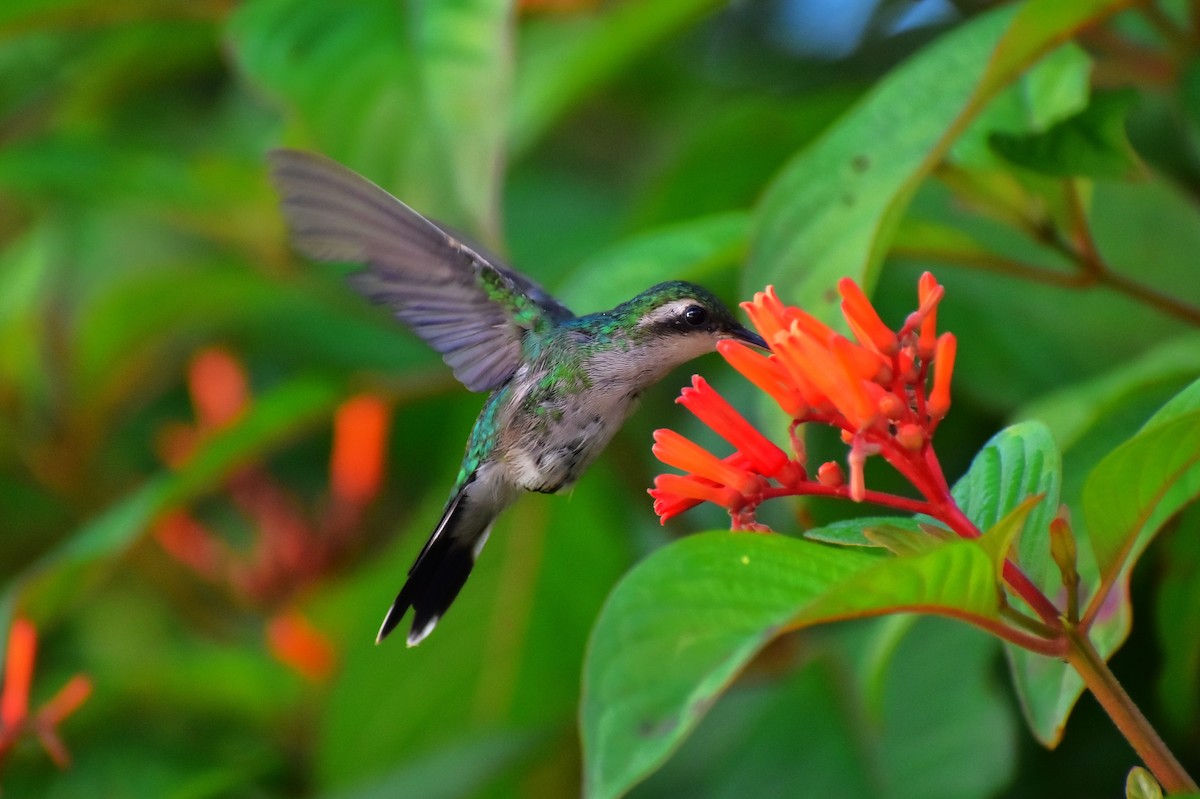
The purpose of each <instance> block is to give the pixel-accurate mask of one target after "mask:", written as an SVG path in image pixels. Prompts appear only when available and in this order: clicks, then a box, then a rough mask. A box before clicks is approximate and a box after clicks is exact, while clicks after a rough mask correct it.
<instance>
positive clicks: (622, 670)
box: [582, 533, 999, 798]
mask: <svg viewBox="0 0 1200 799" xmlns="http://www.w3.org/2000/svg"><path fill="white" fill-rule="evenodd" d="M994 570H995V565H994V564H993V563H992V562H991V560H990V558H989V557H988V555H987V554H986V552H985V551H984V549H983V547H981V546H980V545H979V544H978V543H977V542H973V541H951V542H947V543H945V544H943V545H942V546H939V547H937V548H936V549H933V550H932V551H930V552H927V553H923V554H921V555H918V556H914V557H904V558H897V557H879V556H877V555H875V554H873V553H871V552H868V551H864V550H861V549H852V548H831V547H827V546H823V545H821V544H816V543H813V542H811V541H804V540H800V539H793V538H787V537H784V536H777V535H752V534H744V533H742V534H739V533H705V534H702V535H697V536H692V537H690V538H687V539H684V540H682V541H679V542H676V543H675V544H672V545H670V546H668V547H666V548H664V549H662V550H659V551H658V552H655V553H654V554H653V555H651V556H650V557H649V558H647V559H646V560H645V561H643V562H642V563H641V564H639V565H638V566H637V567H636V568H635V569H634V570H633V571H631V572H630V573H629V574H628V575H627V576H626V577H625V579H624V580H622V582H621V583H620V584H619V585H618V586H617V588H616V589H615V590H614V591H613V593H612V595H611V596H610V597H609V600H608V602H607V604H606V605H605V608H604V611H603V613H602V614H601V616H600V619H599V621H598V622H597V624H596V627H595V629H594V630H593V633H592V639H591V644H590V647H589V653H588V659H587V664H586V669H585V672H584V697H583V708H582V726H583V740H584V761H585V778H584V785H585V793H586V795H587V796H590V797H594V798H599V797H612V796H619V795H621V794H622V793H624V792H625V791H626V790H628V789H629V787H631V786H632V785H633V784H634V783H636V782H638V781H639V780H641V779H643V778H644V777H645V776H646V775H647V774H648V773H650V772H651V771H653V770H654V769H655V768H657V767H658V766H659V765H660V764H661V762H662V761H663V760H664V759H665V758H666V757H667V756H668V755H669V754H670V753H671V752H672V751H673V750H674V749H675V748H676V747H677V746H678V745H679V742H680V741H681V740H682V739H683V738H684V737H685V736H686V735H687V734H688V733H689V732H690V731H691V729H692V728H693V727H694V726H695V724H696V723H697V721H698V720H699V719H700V717H701V716H703V715H704V713H705V712H706V711H707V709H708V708H709V706H710V705H711V704H712V702H713V700H714V699H715V698H716V696H717V695H719V694H720V693H721V692H722V691H723V690H724V689H725V687H726V686H727V685H728V684H729V682H730V681H731V680H732V679H733V678H734V677H735V676H736V675H737V673H738V672H739V671H740V670H741V668H742V667H743V666H744V665H745V664H746V663H747V662H748V661H749V660H750V658H751V657H753V656H754V654H755V653H756V652H758V651H759V650H760V649H761V648H762V647H763V646H764V645H765V644H766V643H767V642H768V641H770V640H771V639H772V638H774V637H775V636H776V635H778V634H779V633H780V632H782V631H784V630H789V629H795V628H798V627H803V626H808V625H812V624H819V623H822V622H828V621H833V620H836V619H844V618H850V617H857V616H866V615H876V614H880V613H893V612H899V611H903V610H910V609H917V608H919V609H921V610H922V611H925V612H939V611H941V612H945V613H948V614H954V615H956V616H958V617H960V618H967V619H971V620H974V621H976V622H977V623H983V624H987V623H989V622H994V621H995V620H996V619H998V613H999V608H998V592H997V588H996V582H995V579H994Z"/></svg>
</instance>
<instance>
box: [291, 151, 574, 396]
mask: <svg viewBox="0 0 1200 799" xmlns="http://www.w3.org/2000/svg"><path fill="white" fill-rule="evenodd" d="M268 159H269V161H270V165H271V176H272V178H273V179H274V182H275V185H276V187H277V188H278V190H279V194H280V197H281V203H280V207H281V208H282V210H283V213H284V216H285V217H286V218H287V220H288V224H289V226H290V228H291V232H292V242H293V244H294V245H295V246H296V248H297V249H298V250H299V251H300V252H302V253H303V254H304V255H306V256H308V257H309V258H312V259H314V260H318V261H348V262H357V263H362V264H363V265H364V266H365V267H366V268H365V269H364V270H363V271H361V272H357V273H355V274H353V275H351V276H350V279H349V282H350V285H351V286H352V287H353V288H354V289H355V290H356V291H358V292H359V293H360V294H362V295H363V296H365V297H367V298H368V299H370V300H371V301H372V302H376V303H379V304H382V305H385V306H387V307H388V308H389V309H391V311H392V314H393V315H394V316H395V317H396V318H397V319H399V320H400V321H401V322H403V323H405V324H406V325H408V326H409V327H410V328H412V330H413V332H415V333H416V334H417V335H418V336H420V337H421V338H422V339H424V340H425V341H426V342H427V343H429V345H430V346H432V347H433V348H434V349H436V350H437V351H438V352H440V353H442V357H443V359H444V360H445V361H446V363H447V364H449V366H450V368H451V369H453V370H454V375H455V377H457V378H458V379H459V380H460V381H461V382H462V383H463V384H464V385H465V386H466V387H467V388H469V389H471V390H472V391H488V390H490V389H493V388H496V387H497V386H498V385H500V384H501V383H503V382H504V381H505V380H507V379H508V378H509V377H510V376H511V375H512V373H513V371H514V370H515V369H516V368H517V364H518V362H519V361H520V357H521V339H522V337H523V336H524V335H525V333H526V332H527V331H529V330H533V329H537V328H538V327H539V326H541V325H549V324H554V323H556V322H559V321H562V320H565V319H569V318H571V317H572V316H573V314H572V313H571V312H570V311H569V310H568V309H567V308H566V307H565V306H563V305H562V304H560V303H559V302H557V301H556V300H554V298H553V297H551V296H550V295H549V294H547V293H546V292H545V290H544V289H542V288H541V286H539V285H538V284H537V283H535V282H533V281H532V280H530V279H529V278H527V277H525V276H524V275H521V274H519V273H518V272H515V271H513V270H512V269H509V268H508V267H506V266H504V265H503V264H502V263H500V262H499V261H498V260H496V259H494V258H492V257H490V256H487V255H485V254H483V253H482V251H480V250H478V249H477V248H473V247H471V246H469V245H467V244H465V243H464V242H462V241H460V240H459V239H458V238H457V237H455V236H454V235H453V234H452V233H450V232H449V231H448V230H446V229H445V228H443V227H441V226H440V225H438V224H437V223H435V222H433V221H432V220H429V219H426V218H425V217H423V216H421V215H420V214H419V213H417V212H416V211H414V210H413V209H411V208H409V207H408V206H407V205H405V204H404V203H402V202H400V201H399V200H397V199H396V198H395V197H392V196H391V195H390V194H388V193H387V192H386V191H384V190H383V189H381V188H379V187H378V186H376V185H375V184H373V183H371V182H370V181H368V180H367V179H366V178H363V177H361V176H359V175H357V174H356V173H354V172H352V171H350V170H349V169H347V168H345V167H343V166H341V165H340V164H338V163H336V162H335V161H331V160H329V159H327V158H325V157H323V156H318V155H316V154H313V153H305V152H300V151H298V150H274V151H272V152H271V153H270V154H269V156H268Z"/></svg>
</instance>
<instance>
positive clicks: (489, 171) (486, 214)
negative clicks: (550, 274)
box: [410, 0, 512, 244]
mask: <svg viewBox="0 0 1200 799" xmlns="http://www.w3.org/2000/svg"><path fill="white" fill-rule="evenodd" d="M412 8H413V9H415V10H414V15H415V17H416V19H415V28H416V36H415V38H416V41H417V43H418V44H419V52H418V61H417V69H418V71H419V72H420V74H421V89H422V92H421V99H422V100H423V102H424V107H425V109H426V110H427V111H428V113H427V115H425V117H424V119H422V120H421V123H422V125H423V126H426V127H428V128H429V130H430V132H431V133H432V134H433V137H434V141H435V142H436V144H437V146H438V149H439V150H440V152H441V156H442V158H443V159H444V161H445V163H446V164H448V166H449V171H450V174H451V180H452V181H453V184H454V190H455V195H456V196H457V199H458V201H459V203H460V204H461V205H462V206H463V207H464V210H465V211H466V218H467V219H468V220H469V221H470V224H471V229H472V230H475V231H477V232H478V233H479V235H481V236H482V237H483V238H484V240H486V241H488V242H490V243H493V244H495V243H497V242H499V241H500V216H499V210H500V205H499V196H500V183H501V180H502V176H503V155H504V150H505V131H506V128H507V118H506V113H507V111H508V108H509V105H510V103H509V90H510V84H511V81H512V52H511V50H512V46H511V37H512V31H511V25H512V2H511V0H446V1H445V2H437V3H418V4H416V5H414V6H412ZM410 124H412V123H411V122H410Z"/></svg>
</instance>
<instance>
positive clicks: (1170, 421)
mask: <svg viewBox="0 0 1200 799" xmlns="http://www.w3.org/2000/svg"><path fill="white" fill-rule="evenodd" d="M1198 494H1200V382H1196V383H1193V384H1192V385H1191V386H1189V387H1188V388H1186V389H1184V390H1183V392H1181V393H1180V394H1179V395H1177V396H1176V397H1175V399H1173V400H1172V401H1171V402H1169V403H1168V404H1167V405H1166V406H1165V407H1164V408H1163V409H1162V410H1160V411H1159V412H1158V413H1156V414H1155V415H1154V416H1153V417H1152V418H1151V419H1150V421H1148V422H1147V423H1146V426H1145V427H1143V428H1142V430H1141V432H1139V433H1138V434H1137V435H1136V436H1134V437H1133V438H1131V439H1130V440H1129V441H1127V442H1125V443H1124V444H1122V445H1121V446H1120V447H1118V448H1117V449H1116V450H1114V451H1113V452H1111V453H1109V455H1108V457H1106V458H1105V459H1104V460H1103V461H1101V462H1100V465H1098V466H1097V467H1096V469H1095V470H1094V471H1093V472H1092V474H1091V476H1090V477H1089V478H1088V482H1087V485H1086V486H1085V487H1084V491H1083V509H1084V515H1085V517H1086V519H1087V531H1088V537H1089V539H1090V541H1091V544H1092V550H1093V552H1094V553H1095V556H1096V564H1097V566H1098V567H1099V569H1100V579H1101V589H1100V591H1099V592H1098V593H1097V595H1096V598H1095V600H1094V601H1095V602H1097V603H1100V602H1103V601H1104V599H1105V595H1106V594H1107V591H1108V589H1110V588H1111V587H1112V586H1113V584H1114V583H1116V582H1117V580H1118V579H1120V577H1121V575H1122V573H1125V574H1126V575H1127V574H1128V568H1127V566H1129V565H1131V562H1132V561H1133V560H1136V558H1137V556H1138V555H1140V554H1141V552H1142V550H1143V549H1145V547H1146V545H1147V544H1148V543H1149V542H1150V539H1151V538H1152V537H1153V536H1154V534H1155V533H1156V532H1158V529H1159V528H1160V527H1161V525H1162V524H1163V523H1164V522H1165V521H1166V520H1167V519H1168V518H1170V516H1172V515H1173V514H1174V513H1175V512H1177V511H1178V510H1179V508H1181V507H1182V506H1183V505H1184V504H1186V503H1188V502H1190V501H1192V500H1193V499H1195V497H1196V496H1197V495H1198ZM1091 610H1093V609H1089V611H1091ZM1095 610H1098V608H1097V609H1095Z"/></svg>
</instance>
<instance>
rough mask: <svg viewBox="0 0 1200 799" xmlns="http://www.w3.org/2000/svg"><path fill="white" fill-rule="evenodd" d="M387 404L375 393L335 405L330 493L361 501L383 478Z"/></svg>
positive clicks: (373, 490) (371, 495) (375, 489)
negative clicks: (331, 490)
mask: <svg viewBox="0 0 1200 799" xmlns="http://www.w3.org/2000/svg"><path fill="white" fill-rule="evenodd" d="M388 416H389V413H388V407H387V405H386V404H385V403H384V402H383V400H381V399H379V398H378V397H376V396H373V395H371V394H359V395H358V396H356V397H351V398H350V399H348V400H346V401H345V402H343V403H342V404H341V406H340V407H338V410H337V414H336V415H335V416H334V419H333V453H332V454H331V455H330V458H329V483H330V486H331V488H332V489H333V494H334V496H336V497H337V498H338V499H341V500H344V501H346V502H351V503H356V504H363V503H366V502H369V501H370V500H371V499H372V498H374V496H375V494H376V493H377V492H378V491H379V485H380V483H381V482H382V481H383V471H384V467H385V461H386V458H387V451H386V444H387V430H388Z"/></svg>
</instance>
